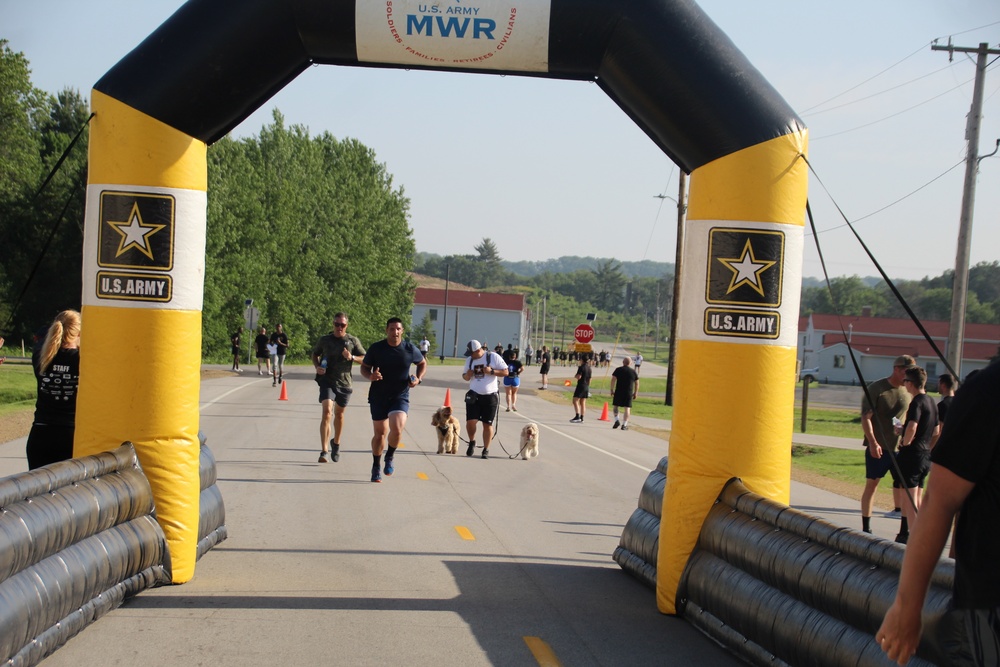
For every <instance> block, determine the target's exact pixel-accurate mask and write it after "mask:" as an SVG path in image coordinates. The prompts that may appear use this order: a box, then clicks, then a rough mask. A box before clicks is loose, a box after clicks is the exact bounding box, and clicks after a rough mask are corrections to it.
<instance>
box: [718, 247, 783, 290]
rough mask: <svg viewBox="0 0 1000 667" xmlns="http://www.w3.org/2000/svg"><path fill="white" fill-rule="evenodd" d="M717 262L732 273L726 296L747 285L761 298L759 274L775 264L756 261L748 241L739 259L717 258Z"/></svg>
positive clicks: (773, 262) (770, 261)
mask: <svg viewBox="0 0 1000 667" xmlns="http://www.w3.org/2000/svg"><path fill="white" fill-rule="evenodd" d="M719 261H720V262H722V263H723V264H725V265H726V268H727V269H729V270H730V271H732V272H733V279H732V280H731V281H729V289H728V290H726V294H731V293H732V292H733V291H735V290H736V288H738V287H740V286H742V285H747V286H749V287H750V288H752V289H753V290H754V291H756V292H757V293H758V294H760V295H761V296H764V288H763V287H762V286H761V278H760V274H762V273H764V272H765V271H767V270H768V269H769V268H771V267H772V266H774V265H775V264H777V262H775V261H772V260H759V261H758V260H757V258H756V257H754V255H753V246H752V245H750V239H747V242H746V245H745V246H743V254H742V255H741V256H740V257H739V258H735V257H733V258H729V259H724V258H722V257H719Z"/></svg>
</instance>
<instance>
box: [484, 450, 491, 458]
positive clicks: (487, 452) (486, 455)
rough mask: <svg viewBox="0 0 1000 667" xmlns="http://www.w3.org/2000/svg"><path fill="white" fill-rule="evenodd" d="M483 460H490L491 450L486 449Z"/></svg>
mask: <svg viewBox="0 0 1000 667" xmlns="http://www.w3.org/2000/svg"><path fill="white" fill-rule="evenodd" d="M483 458H484V459H488V458H490V450H488V449H484V450H483Z"/></svg>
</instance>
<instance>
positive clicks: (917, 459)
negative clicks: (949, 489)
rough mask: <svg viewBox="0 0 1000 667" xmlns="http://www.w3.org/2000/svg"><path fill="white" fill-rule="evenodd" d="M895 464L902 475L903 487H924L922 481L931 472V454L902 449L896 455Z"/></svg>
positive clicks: (926, 451) (925, 451)
mask: <svg viewBox="0 0 1000 667" xmlns="http://www.w3.org/2000/svg"><path fill="white" fill-rule="evenodd" d="M896 462H897V463H899V469H900V471H902V473H903V487H904V488H907V489H916V488H921V489H922V488H923V487H924V480H925V479H927V473H929V472H930V470H931V453H930V451H928V450H926V449H913V448H912V447H902V448H900V450H899V454H897V455H896Z"/></svg>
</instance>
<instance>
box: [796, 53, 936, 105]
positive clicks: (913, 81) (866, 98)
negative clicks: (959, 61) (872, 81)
mask: <svg viewBox="0 0 1000 667" xmlns="http://www.w3.org/2000/svg"><path fill="white" fill-rule="evenodd" d="M950 67H954V63H948V64H947V65H945V66H944V67H942V68H941V69H936V70H934V71H933V72H928V73H927V74H924V75H923V76H918V77H917V78H916V79H910V80H909V81H907V82H905V83H901V84H899V85H896V86H893V87H892V88H886V89H885V90H880V91H879V92H877V93H872V94H871V95H866V96H865V97H861V98H858V99H856V100H852V101H850V102H844V103H843V104H838V105H837V106H835V107H830V108H828V109H823V110H822V111H817V112H816V113H813V114H809V116H810V117H815V116H819V115H820V114H824V113H826V112H827V111H835V110H837V109H843V108H844V107H849V106H851V105H852V104H857V103H859V102H864V101H865V100H870V99H872V98H873V97H878V96H879V95H884V94H885V93H889V92H892V91H893V90H898V89H899V88H903V87H905V86H908V85H910V84H911V83H916V82H917V81H921V80H923V79H926V78H927V77H929V76H934V75H935V74H937V73H939V72H943V71H945V70H946V69H949V68H950ZM803 115H805V114H804V113H803Z"/></svg>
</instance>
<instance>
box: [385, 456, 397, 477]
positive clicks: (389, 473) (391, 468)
mask: <svg viewBox="0 0 1000 667" xmlns="http://www.w3.org/2000/svg"><path fill="white" fill-rule="evenodd" d="M395 470H396V468H395V467H394V466H393V465H392V459H386V460H385V476H386V477H392V473H393V472H395Z"/></svg>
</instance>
